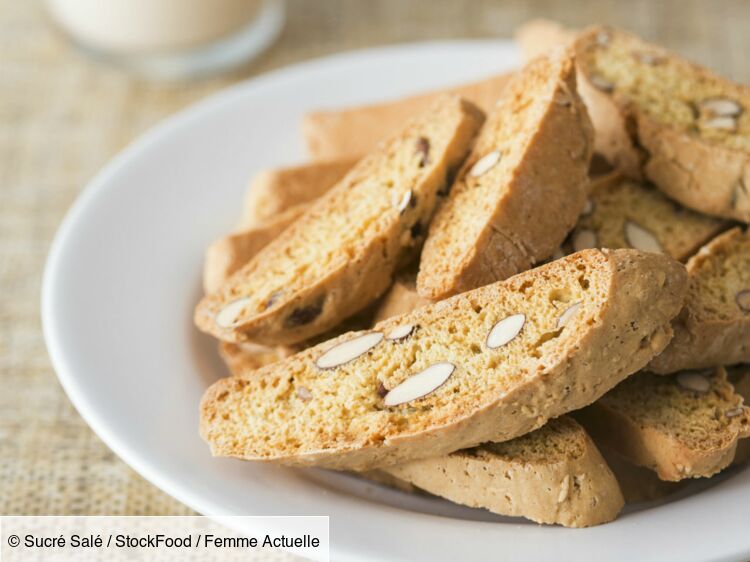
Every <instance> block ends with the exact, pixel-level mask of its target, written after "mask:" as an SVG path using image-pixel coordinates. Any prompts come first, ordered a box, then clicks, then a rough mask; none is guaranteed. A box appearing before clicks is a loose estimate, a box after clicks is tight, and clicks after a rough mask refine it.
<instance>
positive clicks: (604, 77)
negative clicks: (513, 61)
mask: <svg viewBox="0 0 750 562" xmlns="http://www.w3.org/2000/svg"><path fill="white" fill-rule="evenodd" d="M576 60H577V64H578V67H579V71H580V73H581V75H583V76H584V77H585V79H584V80H582V82H585V83H586V84H587V85H589V86H591V87H592V90H595V91H596V92H597V94H598V95H597V98H596V103H595V104H594V105H597V104H598V105H599V107H603V108H606V111H610V112H612V113H615V112H617V113H619V114H620V115H621V116H622V125H623V130H626V131H627V132H629V133H630V135H631V137H634V138H637V144H638V145H640V146H642V147H643V149H644V156H645V158H646V160H645V163H644V167H643V171H644V174H645V176H646V177H647V178H648V179H649V180H651V181H653V182H654V183H655V184H656V185H657V186H658V187H659V189H661V190H662V191H663V192H664V193H666V194H667V195H668V196H669V197H671V198H672V199H675V200H676V201H679V202H680V203H682V204H683V205H685V206H686V207H690V208H691V209H695V210H698V211H701V212H704V213H707V214H710V215H716V216H720V217H726V218H732V219H737V220H741V221H744V222H749V221H750V192H749V191H748V189H750V188H748V186H750V112H748V111H747V109H748V108H750V89H748V87H746V86H743V85H740V84H735V83H733V82H731V81H729V80H727V79H725V78H722V77H720V76H717V75H716V74H714V73H712V72H710V71H709V70H707V69H705V68H703V67H700V66H698V65H696V64H693V63H690V62H688V61H686V60H684V59H682V58H680V57H678V56H677V55H675V54H673V53H670V52H668V51H666V50H664V49H661V48H659V47H656V46H654V45H651V44H649V43H646V42H645V41H642V40H641V39H639V38H638V37H635V36H633V35H630V34H628V33H625V32H622V31H618V30H615V29H612V28H608V27H597V28H593V29H589V30H587V31H586V32H584V33H583V34H582V35H581V36H580V37H579V38H578V39H577V41H576ZM587 101H588V100H587ZM589 108H590V109H591V111H592V113H594V109H593V107H592V106H591V105H589ZM597 132H599V129H598V128H597ZM631 149H632V150H635V148H631Z"/></svg>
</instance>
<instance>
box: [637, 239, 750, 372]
mask: <svg viewBox="0 0 750 562" xmlns="http://www.w3.org/2000/svg"><path fill="white" fill-rule="evenodd" d="M687 271H688V294H687V298H686V299H685V308H684V309H683V311H682V312H681V313H680V315H679V316H678V317H677V318H675V320H674V321H673V323H672V327H673V329H674V339H672V341H671V342H670V343H669V345H668V346H667V348H666V349H665V350H664V351H663V352H662V353H661V354H660V355H659V356H657V357H655V358H654V359H653V360H652V361H651V363H649V365H648V367H647V368H648V370H649V371H652V372H654V373H661V374H663V373H674V372H676V371H681V370H684V369H703V368H706V367H714V366H716V365H734V364H736V363H747V362H750V234H748V232H743V231H742V230H741V229H739V228H733V229H732V230H729V231H728V232H725V233H724V234H721V235H719V236H717V237H716V238H714V239H713V240H712V241H711V242H709V243H708V244H707V245H706V246H704V247H703V248H701V250H700V251H699V252H698V253H697V254H696V255H694V256H693V257H692V258H690V259H689V260H688V262H687Z"/></svg>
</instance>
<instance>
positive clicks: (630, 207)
mask: <svg viewBox="0 0 750 562" xmlns="http://www.w3.org/2000/svg"><path fill="white" fill-rule="evenodd" d="M726 227H727V223H726V221H723V220H721V219H717V218H714V217H707V216H705V215H701V214H699V213H696V212H693V211H690V210H688V209H685V208H684V207H681V206H680V205H678V204H676V203H674V202H673V201H671V200H669V199H667V198H666V197H665V196H664V195H662V193H661V192H660V191H658V190H657V189H654V188H653V187H651V186H649V185H647V184H643V183H641V182H638V181H635V180H630V179H628V178H625V177H624V176H623V175H622V174H620V173H619V172H615V173H612V174H609V175H606V176H603V177H601V178H598V179H596V180H594V181H592V182H591V192H590V195H589V200H588V203H587V204H586V207H585V210H584V212H583V213H582V214H581V217H580V218H579V219H578V224H576V227H575V229H574V230H573V232H572V233H571V235H570V239H569V242H568V244H567V245H566V247H569V248H570V249H571V250H572V251H578V250H583V249H584V248H635V249H637V250H643V251H646V252H663V253H666V254H668V255H670V256H672V257H673V258H674V259H676V260H679V261H684V260H686V259H687V258H689V257H690V256H692V255H693V254H694V253H695V252H696V251H697V250H698V248H700V247H701V246H702V245H703V244H705V243H706V241H708V240H710V239H711V238H713V237H714V236H716V235H717V234H718V233H719V232H721V231H722V230H723V229H725V228H726Z"/></svg>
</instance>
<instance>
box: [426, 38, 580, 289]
mask: <svg viewBox="0 0 750 562" xmlns="http://www.w3.org/2000/svg"><path fill="white" fill-rule="evenodd" d="M592 140H593V129H592V128H591V122H590V121H589V118H588V115H587V113H586V109H585V108H584V106H583V103H582V102H581V100H580V98H579V97H578V94H577V93H576V80H575V64H574V61H573V59H572V58H571V57H570V56H569V54H567V53H565V52H559V53H556V54H555V55H554V56H551V57H541V58H539V59H537V60H535V61H533V62H532V63H530V64H529V65H527V66H526V67H525V68H524V69H523V70H522V71H521V72H519V73H518V74H517V75H516V76H515V77H514V78H513V80H512V81H511V83H510V84H509V85H508V87H507V88H506V90H505V91H504V93H503V95H502V96H501V97H500V100H499V101H498V104H497V106H496V107H495V109H494V110H493V112H492V113H491V114H490V116H489V118H488V120H487V122H486V123H485V125H484V126H483V127H482V130H481V131H480V133H479V136H478V137H477V141H476V144H475V146H474V148H473V149H472V152H471V154H470V156H469V157H468V158H467V161H466V163H465V164H464V166H463V167H462V169H461V171H460V173H459V175H458V177H457V180H456V182H455V183H454V184H453V187H452V188H451V191H450V194H449V195H448V199H447V200H446V201H445V202H444V203H443V204H442V205H441V206H440V208H439V209H438V211H437V213H436V214H435V219H434V220H433V222H432V224H431V225H430V230H429V234H428V236H427V240H426V242H425V246H424V249H423V251H422V256H421V260H420V264H419V275H418V277H417V291H418V292H419V294H420V295H421V296H422V297H425V298H429V299H435V300H438V299H442V298H445V297H448V296H451V295H455V294H457V293H461V292H463V291H468V290H470V289H474V288H476V287H481V286H482V285H487V284H489V283H493V282H495V281H498V280H501V279H506V278H508V277H510V276H511V275H515V274H516V273H519V272H521V271H525V270H527V269H529V268H530V267H532V266H533V265H534V264H536V263H539V262H540V261H542V260H544V259H546V258H548V257H550V256H551V255H552V254H553V252H554V251H555V250H556V249H557V248H558V247H559V246H560V244H561V243H562V241H563V240H564V239H565V237H566V235H567V234H568V232H569V231H570V229H571V228H573V225H575V222H576V219H577V218H578V215H579V214H580V213H581V210H582V209H583V206H584V202H585V199H586V189H587V182H588V175H587V173H588V167H589V161H590V160H591V151H592V146H591V145H592ZM541 217H544V219H543V220H541V219H540V218H541Z"/></svg>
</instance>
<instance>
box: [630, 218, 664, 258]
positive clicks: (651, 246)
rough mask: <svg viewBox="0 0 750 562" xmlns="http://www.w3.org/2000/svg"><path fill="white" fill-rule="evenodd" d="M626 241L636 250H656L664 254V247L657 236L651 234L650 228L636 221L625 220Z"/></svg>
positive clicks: (655, 251)
mask: <svg viewBox="0 0 750 562" xmlns="http://www.w3.org/2000/svg"><path fill="white" fill-rule="evenodd" d="M624 230H625V241H626V242H627V243H628V245H629V246H630V247H631V248H635V249H636V250H642V251H644V252H654V253H657V254H663V253H664V249H663V248H662V247H661V244H660V243H659V241H658V240H657V239H656V236H654V235H653V234H651V233H650V232H649V231H648V230H646V229H645V228H643V227H642V226H640V225H639V224H636V223H634V222H633V221H625V227H624Z"/></svg>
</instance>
